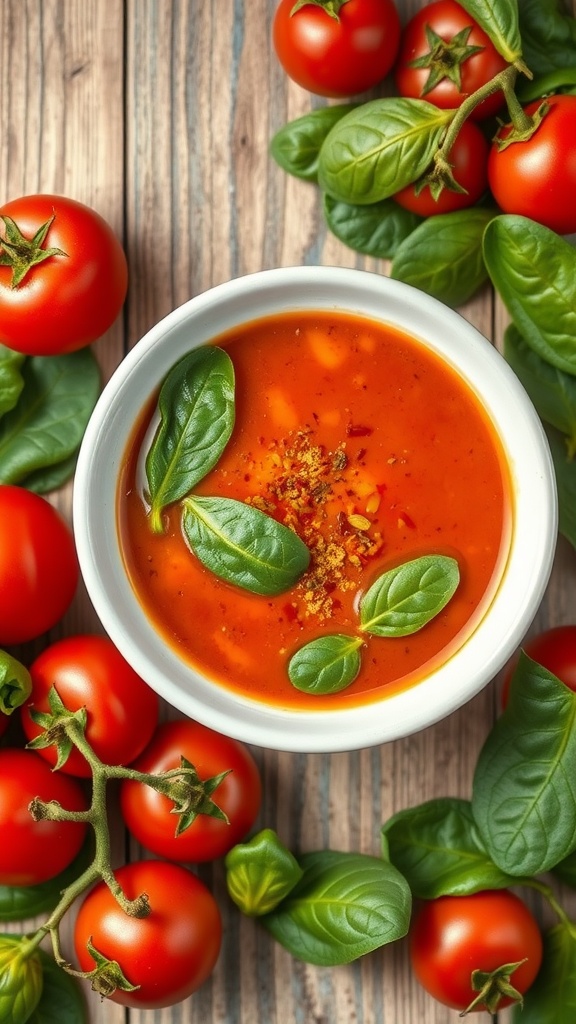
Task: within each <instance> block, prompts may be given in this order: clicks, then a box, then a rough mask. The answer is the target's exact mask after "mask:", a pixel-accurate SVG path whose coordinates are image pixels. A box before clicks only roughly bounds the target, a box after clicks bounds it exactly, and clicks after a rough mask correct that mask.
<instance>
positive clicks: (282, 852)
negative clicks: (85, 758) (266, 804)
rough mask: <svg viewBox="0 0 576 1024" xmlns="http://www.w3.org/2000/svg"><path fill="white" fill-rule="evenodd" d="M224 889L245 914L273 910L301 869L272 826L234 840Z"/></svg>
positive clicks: (286, 893) (292, 885) (227, 863)
mask: <svg viewBox="0 0 576 1024" xmlns="http://www.w3.org/2000/svg"><path fill="white" fill-rule="evenodd" d="M225 865H226V888H227V889H228V893H229V895H230V898H231V899H232V900H233V901H234V903H235V904H236V906H237V907H239V909H240V910H241V911H242V913H243V914H246V915H247V916H248V917H260V916H261V915H262V914H268V913H270V911H272V910H275V909H276V907H277V906H278V904H279V903H281V901H282V900H283V899H285V897H286V896H287V895H288V893H289V892H291V891H292V889H293V888H294V886H295V885H296V883H297V882H299V881H300V879H301V878H302V874H303V872H302V868H301V867H300V865H299V864H298V861H297V860H296V858H295V857H294V855H293V854H292V853H291V852H290V850H288V849H287V848H286V847H285V846H284V844H283V843H281V842H280V839H279V838H278V836H277V834H276V832H274V830H273V829H271V828H265V829H262V831H261V832H258V834H257V835H255V836H253V837H252V839H249V840H248V842H247V843H237V844H236V846H233V847H232V849H231V850H230V852H229V853H227V854H226V858H225Z"/></svg>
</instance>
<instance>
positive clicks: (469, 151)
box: [394, 121, 490, 217]
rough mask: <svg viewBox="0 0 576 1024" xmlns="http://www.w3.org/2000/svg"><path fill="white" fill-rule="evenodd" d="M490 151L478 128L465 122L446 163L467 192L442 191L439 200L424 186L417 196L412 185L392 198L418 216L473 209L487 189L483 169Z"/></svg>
mask: <svg viewBox="0 0 576 1024" xmlns="http://www.w3.org/2000/svg"><path fill="white" fill-rule="evenodd" d="M489 148H490V147H489V145H488V142H487V141H486V139H485V137H484V135H483V134H482V132H481V131H480V129H479V128H478V126H477V125H475V124H474V123H473V122H472V121H465V122H464V124H463V125H462V128H461V129H460V131H459V132H458V135H457V136H456V141H455V143H454V145H453V147H452V149H451V151H450V155H449V161H450V164H451V165H452V174H453V175H454V179H455V180H456V182H457V183H458V184H459V185H461V186H462V188H465V189H466V191H465V192H453V191H452V190H450V189H448V188H443V189H442V191H441V193H440V195H439V196H438V199H434V196H433V195H432V193H431V191H430V188H429V187H428V186H427V185H426V186H425V187H424V188H423V189H422V190H421V191H420V192H419V193H418V194H416V191H415V188H414V185H413V184H411V185H407V186H406V188H403V189H401V191H400V192H397V193H396V195H395V196H394V199H395V200H396V202H397V203H399V204H400V206H403V207H404V209H406V210H411V211H412V213H419V214H420V216H421V217H433V216H434V214H436V213H450V212H451V211H452V210H463V209H465V208H466V207H467V206H473V205H474V203H476V202H478V200H479V199H480V197H481V196H482V195H483V194H484V192H485V191H486V189H487V188H488V173H487V169H486V168H487V163H488V151H489Z"/></svg>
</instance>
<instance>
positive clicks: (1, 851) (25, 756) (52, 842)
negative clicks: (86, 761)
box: [0, 747, 88, 885]
mask: <svg viewBox="0 0 576 1024" xmlns="http://www.w3.org/2000/svg"><path fill="white" fill-rule="evenodd" d="M36 796H38V797H40V798H41V799H42V800H44V801H48V800H57V801H58V802H59V803H60V804H61V805H62V807H64V808H66V810H68V811H83V810H86V808H87V806H88V804H87V800H86V797H85V796H84V793H83V791H82V789H81V788H80V786H79V784H78V783H77V782H76V781H75V780H74V779H70V778H67V777H66V776H65V775H61V774H60V773H59V772H53V771H51V769H50V768H49V767H48V765H47V764H46V762H45V761H43V760H42V758H41V757H38V755H37V754H36V753H34V751H32V750H20V749H15V748H13V747H4V749H3V750H0V835H1V836H2V842H1V843H0V884H1V885H36V884H37V883H39V882H46V881H48V879H49V878H54V876H55V875H58V874H59V873H60V872H61V871H63V870H64V868H66V867H67V866H68V864H70V863H71V861H73V860H74V857H75V856H76V854H77V853H78V852H79V851H80V847H81V846H82V843H83V841H84V836H85V835H86V828H87V826H86V825H85V824H84V823H83V822H76V821H48V820H45V821H34V819H33V818H32V815H31V814H30V811H29V810H28V805H29V803H30V801H31V800H33V799H34V797H36Z"/></svg>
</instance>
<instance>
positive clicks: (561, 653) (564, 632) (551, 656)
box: [502, 626, 576, 707]
mask: <svg viewBox="0 0 576 1024" xmlns="http://www.w3.org/2000/svg"><path fill="white" fill-rule="evenodd" d="M522 649H523V650H524V651H525V653H526V654H527V655H528V656H529V657H530V658H532V660H533V661H536V662H538V664H539V665H543V666H544V668H547V669H548V671H549V672H552V673H553V674H554V675H555V676H558V679H561V680H562V682H563V683H565V684H566V686H568V687H569V688H570V689H571V690H574V692H575V693H576V626H556V627H554V628H553V629H546V630H544V632H543V633H538V634H537V635H536V636H533V637H531V638H530V639H529V640H527V641H526V643H524V644H522ZM518 657H519V653H518V654H515V655H514V656H513V657H512V658H511V659H510V661H509V662H508V665H507V667H506V672H505V675H504V684H503V688H502V705H503V707H506V704H507V702H508V692H509V689H510V681H511V679H512V675H513V674H514V669H515V668H516V665H517V664H518Z"/></svg>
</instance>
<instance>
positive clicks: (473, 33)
mask: <svg viewBox="0 0 576 1024" xmlns="http://www.w3.org/2000/svg"><path fill="white" fill-rule="evenodd" d="M467 29H470V32H469V34H468V35H467V37H466V39H465V42H464V45H465V46H479V47H481V49H480V50H478V51H476V52H473V53H470V54H469V55H468V56H466V55H465V54H463V55H462V56H463V59H462V61H461V63H458V61H457V60H456V61H455V59H454V58H455V54H454V48H455V47H456V49H457V48H458V41H456V42H455V43H454V42H453V41H454V37H455V36H458V34H459V33H460V32H466V30H467ZM429 32H432V33H434V34H435V36H437V37H439V38H438V40H436V39H434V37H432V39H429V38H428V33H429ZM443 42H444V43H445V44H446V46H443ZM435 47H437V49H435ZM451 47H452V50H451ZM428 54H430V57H429V58H428V64H429V66H426V67H413V66H411V65H412V62H413V61H415V60H419V61H421V60H422V59H423V58H426V56H427V55H428ZM507 66H508V65H507V62H506V61H505V59H504V57H502V56H501V55H500V54H499V53H498V50H497V49H496V47H495V46H494V45H493V43H492V42H491V40H490V39H489V37H488V36H487V35H486V33H485V32H484V31H483V30H482V29H481V28H480V27H479V25H477V24H476V22H475V21H474V19H473V18H471V17H470V15H469V14H467V12H466V11H465V10H464V8H463V7H461V6H460V4H458V3H456V2H455V0H436V3H431V4H428V5H427V6H426V7H423V8H422V9H421V10H419V11H417V12H416V14H415V15H414V17H413V18H411V19H410V21H409V22H408V23H407V25H406V26H405V28H404V31H403V33H402V40H401V43H400V51H399V53H398V59H397V61H396V67H395V69H394V77H395V81H396V87H397V89H398V92H399V93H400V95H401V96H408V97H412V98H414V99H425V100H428V102H429V103H433V104H434V105H435V106H436V107H440V108H441V109H442V110H450V109H452V108H453V107H459V106H460V104H461V103H462V102H463V100H465V99H467V98H468V96H470V95H471V94H472V93H473V92H476V90H477V89H479V88H480V87H481V86H483V85H486V83H487V82H489V81H491V79H492V78H494V77H495V76H496V75H497V74H498V73H499V72H500V71H503V70H504V69H505V68H506V67H507ZM454 67H455V68H456V70H454ZM458 68H459V72H458ZM431 73H432V76H433V77H430V76H431ZM458 74H459V75H460V79H459V81H458ZM427 90H428V91H427ZM503 102H504V96H503V94H502V92H501V90H498V92H495V93H493V94H492V95H491V96H489V97H487V98H486V99H485V100H483V101H482V103H481V104H479V105H478V106H477V107H475V108H474V110H473V112H472V114H471V115H470V116H471V117H473V118H474V119H475V120H482V119H483V118H485V117H490V116H491V115H492V114H495V113H496V112H497V111H498V110H499V109H500V107H501V106H502V104H503Z"/></svg>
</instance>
